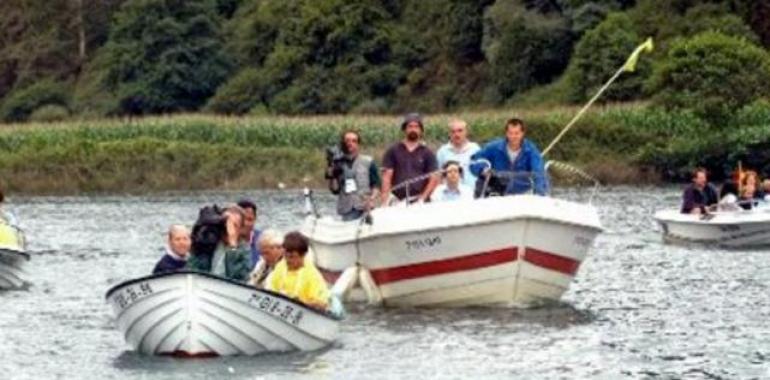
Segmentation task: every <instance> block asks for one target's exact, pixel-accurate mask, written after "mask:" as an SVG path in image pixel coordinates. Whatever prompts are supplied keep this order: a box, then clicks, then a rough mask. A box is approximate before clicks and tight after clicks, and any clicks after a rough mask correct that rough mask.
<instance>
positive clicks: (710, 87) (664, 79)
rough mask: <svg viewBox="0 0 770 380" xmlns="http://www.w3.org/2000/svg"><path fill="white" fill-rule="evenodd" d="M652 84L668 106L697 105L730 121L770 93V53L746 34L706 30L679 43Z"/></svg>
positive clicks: (659, 66)
mask: <svg viewBox="0 0 770 380" xmlns="http://www.w3.org/2000/svg"><path fill="white" fill-rule="evenodd" d="M648 86H649V88H650V89H651V90H652V91H653V92H654V93H655V94H656V95H655V98H654V99H655V101H656V102H657V103H658V104H661V105H663V106H665V107H666V108H669V109H672V108H688V109H692V110H694V111H695V112H696V114H698V115H699V116H701V117H704V118H705V119H707V120H709V121H711V122H712V123H725V122H726V121H727V118H728V117H729V116H730V115H731V114H733V113H734V112H735V111H737V110H738V109H740V108H741V107H743V106H745V105H747V104H749V103H751V102H753V101H754V100H756V99H758V98H760V97H762V96H763V95H766V94H767V93H768V90H767V89H768V86H770V55H768V53H767V52H766V51H765V50H763V49H762V48H760V47H758V46H756V45H754V44H752V43H751V42H749V41H747V40H746V39H743V38H736V37H730V36H726V35H724V34H721V33H717V32H705V33H701V34H699V35H697V36H695V37H692V38H688V39H681V40H678V41H676V42H674V43H673V44H672V46H671V49H670V50H669V52H668V54H667V55H666V57H665V59H663V60H662V61H661V62H659V63H658V64H657V65H656V67H655V70H654V73H653V76H652V77H651V78H650V80H649V83H648Z"/></svg>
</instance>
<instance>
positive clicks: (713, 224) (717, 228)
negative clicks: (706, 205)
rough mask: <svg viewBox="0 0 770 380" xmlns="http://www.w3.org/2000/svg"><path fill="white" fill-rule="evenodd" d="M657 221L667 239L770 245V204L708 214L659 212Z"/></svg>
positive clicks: (669, 240)
mask: <svg viewBox="0 0 770 380" xmlns="http://www.w3.org/2000/svg"><path fill="white" fill-rule="evenodd" d="M655 220H657V222H658V223H659V224H660V227H661V230H662V232H663V239H664V240H665V241H667V242H672V243H698V244H706V245H714V246H721V247H733V248H737V247H759V246H768V245H770V208H767V207H756V208H753V209H751V210H743V209H739V210H731V211H715V212H711V213H709V214H707V215H695V214H682V213H680V212H679V210H674V209H672V210H663V211H658V212H657V213H655Z"/></svg>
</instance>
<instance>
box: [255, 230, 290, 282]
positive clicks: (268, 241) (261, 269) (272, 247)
mask: <svg viewBox="0 0 770 380" xmlns="http://www.w3.org/2000/svg"><path fill="white" fill-rule="evenodd" d="M259 249H260V252H262V255H261V256H260V257H259V262H258V263H257V265H256V266H255V267H254V270H253V271H251V275H250V276H249V285H251V286H254V287H257V288H264V287H265V280H266V279H267V277H268V276H269V275H270V273H272V272H273V270H274V269H275V266H276V265H277V264H278V262H279V261H281V259H282V258H283V235H281V234H280V233H279V232H278V231H276V230H273V229H267V230H264V231H262V233H261V234H260V235H259Z"/></svg>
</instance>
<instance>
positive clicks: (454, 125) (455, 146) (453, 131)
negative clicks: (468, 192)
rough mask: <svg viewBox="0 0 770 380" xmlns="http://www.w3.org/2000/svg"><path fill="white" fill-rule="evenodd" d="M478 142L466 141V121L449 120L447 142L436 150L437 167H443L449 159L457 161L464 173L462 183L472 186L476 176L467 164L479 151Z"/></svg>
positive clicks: (474, 183)
mask: <svg viewBox="0 0 770 380" xmlns="http://www.w3.org/2000/svg"><path fill="white" fill-rule="evenodd" d="M479 149H480V148H479V144H476V143H475V142H471V141H468V123H466V122H465V121H463V120H460V119H452V120H450V121H449V142H448V143H446V144H444V145H443V146H442V147H441V148H439V150H438V152H436V159H437V161H438V167H440V168H443V167H444V165H446V163H447V162H449V161H457V162H459V163H460V166H461V167H462V169H463V172H464V173H465V175H464V177H463V184H465V185H467V186H470V187H471V188H473V187H474V186H475V185H476V176H475V175H473V173H471V171H470V168H469V165H470V161H471V156H472V155H473V154H474V153H476V152H478V151H479Z"/></svg>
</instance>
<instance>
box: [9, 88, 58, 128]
mask: <svg viewBox="0 0 770 380" xmlns="http://www.w3.org/2000/svg"><path fill="white" fill-rule="evenodd" d="M69 103H70V88H69V85H67V84H65V83H61V82H55V81H53V80H51V79H46V80H42V81H40V82H36V83H34V84H32V85H31V86H28V87H24V88H21V89H18V90H15V91H12V92H11V93H10V94H9V95H8V97H7V98H6V99H5V101H4V102H3V105H2V107H0V119H2V120H3V121H5V122H19V121H25V120H27V118H28V117H29V115H30V114H31V113H32V111H34V110H36V109H38V108H40V107H41V106H44V105H47V104H55V105H60V106H63V107H67V106H68V105H69Z"/></svg>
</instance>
